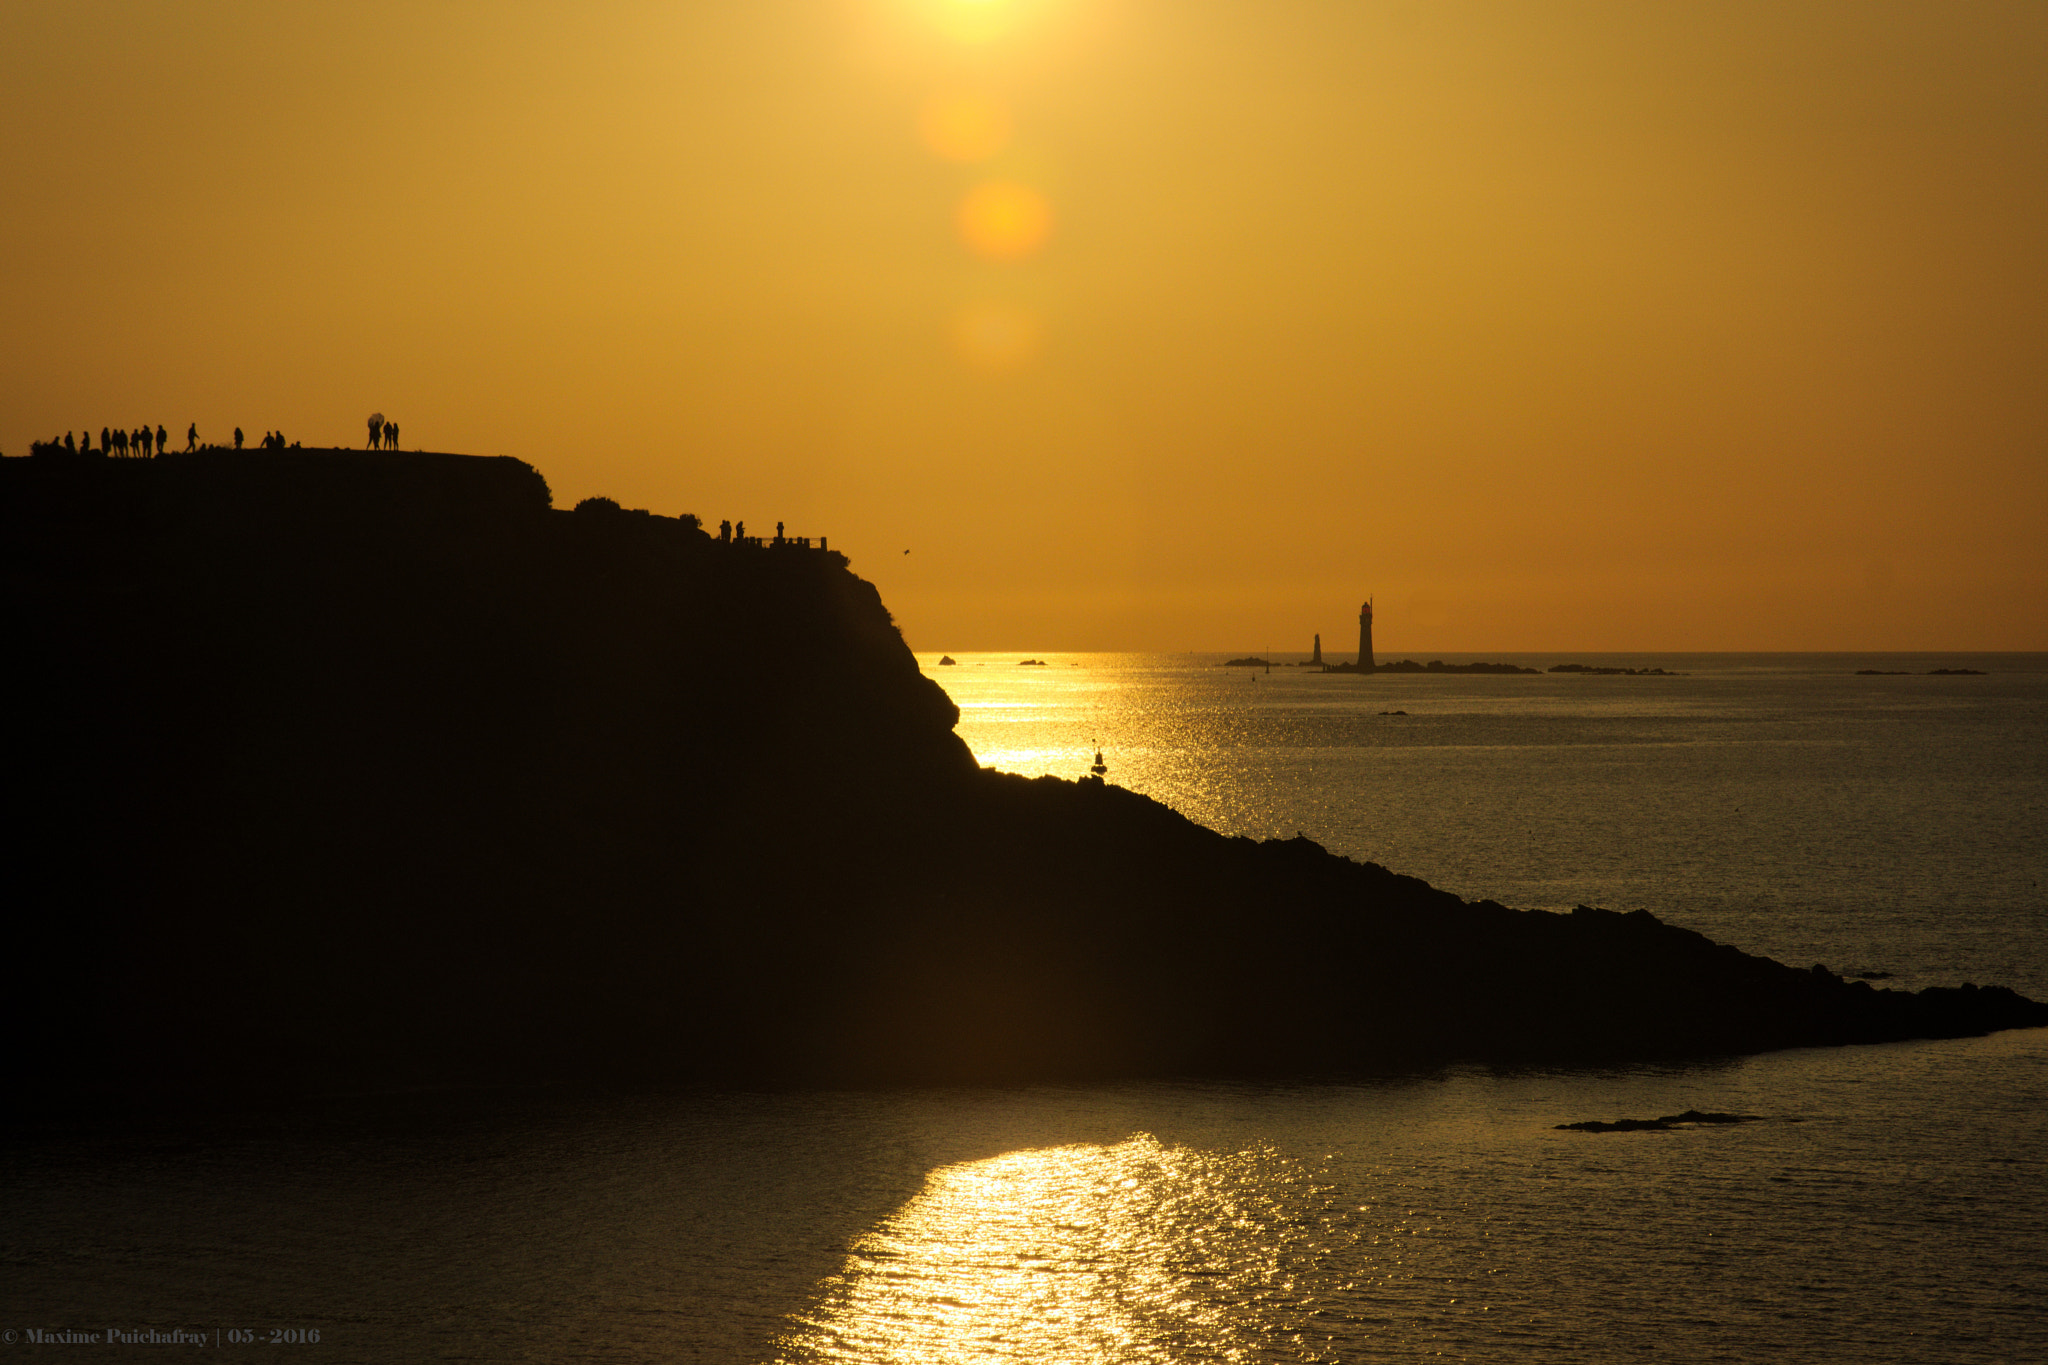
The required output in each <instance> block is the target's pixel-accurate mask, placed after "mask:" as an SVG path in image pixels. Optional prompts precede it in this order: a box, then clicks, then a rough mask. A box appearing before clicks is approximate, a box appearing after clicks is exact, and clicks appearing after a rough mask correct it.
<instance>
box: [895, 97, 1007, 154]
mask: <svg viewBox="0 0 2048 1365" xmlns="http://www.w3.org/2000/svg"><path fill="white" fill-rule="evenodd" d="M917 128H918V132H919V133H921V134H923V136H924V145H925V146H927V147H929V148H931V149H932V151H933V152H935V153H937V154H938V155H940V156H942V157H944V158H945V159H946V160H948V161H986V160H988V158H990V157H992V156H994V155H995V154H996V153H997V152H1000V151H1001V150H1003V148H1004V147H1006V146H1008V145H1009V141H1010V132H1011V125H1010V111H1009V110H1007V109H1005V108H1003V106H1002V105H1000V104H998V103H996V102H995V101H994V100H992V99H989V98H987V97H986V96H983V95H966V94H952V95H937V96H934V97H933V98H932V99H930V100H927V101H926V102H925V106H924V109H923V110H922V111H921V112H920V113H919V115H918V120H917Z"/></svg>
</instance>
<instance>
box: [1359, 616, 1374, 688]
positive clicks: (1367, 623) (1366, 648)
mask: <svg viewBox="0 0 2048 1365" xmlns="http://www.w3.org/2000/svg"><path fill="white" fill-rule="evenodd" d="M1372 668H1373V659H1372V599H1371V598H1370V597H1368V598H1366V599H1365V605H1364V606H1362V607H1360V608H1359V609H1358V671H1359V672H1361V673H1370V672H1372Z"/></svg>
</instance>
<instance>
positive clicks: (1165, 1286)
mask: <svg viewBox="0 0 2048 1365" xmlns="http://www.w3.org/2000/svg"><path fill="white" fill-rule="evenodd" d="M1302 1179H1303V1176H1302V1173H1301V1171H1300V1169H1299V1167H1298V1166H1296V1165H1295V1164H1294V1163H1291V1162H1289V1161H1287V1160H1286V1159H1284V1158H1282V1157H1280V1156H1278V1155H1277V1154H1275V1153H1272V1152H1266V1151H1250V1152H1239V1153H1234V1154H1231V1155H1217V1154H1214V1153H1206V1152H1199V1151H1195V1150H1192V1149H1189V1148H1185V1147H1167V1146H1164V1145H1162V1144H1161V1143H1160V1142H1159V1141H1158V1140H1157V1139H1155V1138H1153V1137H1151V1136H1150V1135H1147V1134H1141V1135H1139V1136H1137V1137H1133V1138H1131V1139H1129V1140H1127V1141H1125V1142H1121V1143H1118V1144H1117V1145H1115V1146H1113V1147H1106V1146H1096V1145H1085V1146H1072V1147H1049V1148H1043V1149H1040V1150H1036V1151H1023V1152H1010V1153H1007V1154H1005V1155H1003V1156H998V1157H992V1158H990V1159H988V1160H986V1161H974V1162H968V1163H965V1164H963V1165H958V1166H948V1167H945V1168H943V1169H941V1170H938V1171H935V1172H933V1173H932V1175H931V1177H930V1178H929V1180H928V1181H927V1182H926V1184H925V1187H924V1189H923V1190H922V1191H921V1192H920V1193H919V1194H918V1195H917V1197H916V1198H914V1199H912V1200H911V1201H910V1202H909V1203H908V1204H906V1205H904V1206H903V1208H901V1209H900V1210H898V1211H897V1212H896V1213H895V1214H894V1215H892V1216H891V1217H889V1218H888V1219H886V1220H884V1221H883V1222H882V1223H881V1224H880V1225H879V1226H878V1227H876V1228H875V1229H874V1230H873V1231H871V1232H869V1233H868V1234H867V1235H866V1236H864V1237H862V1238H861V1239H860V1241H858V1242H857V1243H855V1244H854V1247H853V1249H852V1251H851V1253H850V1254H849V1255H848V1256H847V1259H846V1264H845V1266H844V1267H843V1268H842V1269H841V1270H840V1272H839V1273H838V1274H837V1275H835V1276H833V1277H832V1278H831V1279H829V1280H827V1281H826V1282H825V1284H824V1286H823V1293H822V1298H821V1300H820V1302H819V1304H818V1306H817V1308H816V1309H815V1310H814V1311H812V1312H811V1313H809V1314H808V1315H805V1316H804V1317H802V1318H801V1319H799V1321H800V1323H801V1326H800V1328H799V1329H798V1330H796V1331H794V1332H793V1333H792V1334H791V1335H790V1336H789V1337H787V1338H786V1339H785V1340H784V1341H783V1343H782V1353H781V1354H780V1355H779V1356H778V1357H777V1359H778V1360H779V1361H781V1362H787V1363H788V1365H796V1362H813V1361H861V1362H877V1363H878V1365H880V1363H883V1362H886V1363H888V1365H898V1363H899V1362H900V1365H913V1362H914V1363H915V1365H942V1362H952V1361H1012V1360H1016V1361H1025V1360H1028V1361H1060V1362H1102V1365H1111V1363H1112V1362H1130V1361H1167V1360H1175V1361H1178V1360H1187V1359H1200V1360H1222V1361H1240V1360H1250V1359H1254V1358H1257V1357H1258V1356H1259V1355H1260V1354H1261V1353H1262V1351H1261V1348H1262V1347H1270V1345H1272V1344H1273V1339H1274V1338H1275V1336H1287V1335H1291V1333H1290V1326H1289V1323H1288V1321H1287V1319H1288V1318H1289V1316H1290V1315H1289V1313H1288V1312H1287V1309H1288V1308H1289V1307H1291V1306H1292V1303H1293V1301H1294V1300H1295V1299H1296V1298H1298V1297H1299V1296H1298V1294H1297V1292H1296V1291H1295V1287H1294V1286H1293V1285H1292V1284H1291V1283H1290V1282H1289V1276H1288V1274H1287V1272H1286V1270H1285V1269H1284V1267H1285V1266H1286V1265H1287V1264H1288V1262H1289V1258H1288V1257H1287V1255H1286V1253H1287V1251H1288V1250H1289V1247H1290V1245H1291V1243H1292V1242H1294V1241H1295V1240H1298V1238H1299V1237H1300V1236H1302V1235H1303V1233H1302V1230H1301V1228H1300V1220H1299V1219H1296V1218H1290V1217H1288V1216H1286V1213H1285V1209H1286V1207H1287V1206H1288V1205H1289V1204H1290V1203H1291V1202H1293V1200H1292V1199H1291V1198H1290V1197H1289V1196H1290V1194H1293V1195H1298V1193H1299V1186H1300V1183H1301V1181H1302Z"/></svg>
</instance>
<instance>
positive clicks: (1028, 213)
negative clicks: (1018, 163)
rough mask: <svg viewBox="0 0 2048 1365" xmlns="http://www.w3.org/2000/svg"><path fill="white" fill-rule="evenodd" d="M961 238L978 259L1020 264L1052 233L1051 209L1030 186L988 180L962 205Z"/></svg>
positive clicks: (1007, 181)
mask: <svg viewBox="0 0 2048 1365" xmlns="http://www.w3.org/2000/svg"><path fill="white" fill-rule="evenodd" d="M957 221H958V224H959V228H960V237H961V239H962V240H963V241H965V242H966V243H967V245H968V247H969V248H970V249H972V250H973V251H974V252H975V253H976V254H977V255H980V256H986V257H987V258H988V259H990V260H992V261H1017V260H1022V259H1023V258H1025V257H1026V256H1030V255H1034V254H1036V253H1037V252H1038V250H1039V249H1040V248H1041V247H1043V246H1044V245H1045V239H1046V237H1047V236H1048V235H1049V234H1050V233H1051V231H1052V207H1051V206H1050V205H1049V204H1047V203H1046V202H1045V196H1043V195H1041V194H1040V193H1039V192H1038V191H1037V190H1034V189H1032V188H1031V187H1030V186H1028V185H1019V184H1017V183H1016V182H1014V181H1009V180H989V181H984V182H983V183H982V184H979V185H976V186H975V187H974V188H973V189H972V190H969V191H968V193H967V197H966V198H965V199H963V200H961V201H960V211H959V214H958V218H957Z"/></svg>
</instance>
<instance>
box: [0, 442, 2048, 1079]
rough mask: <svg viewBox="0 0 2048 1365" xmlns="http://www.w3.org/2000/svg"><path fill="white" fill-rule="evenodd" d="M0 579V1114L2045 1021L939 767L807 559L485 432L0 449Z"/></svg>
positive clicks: (1048, 1073) (919, 725) (1568, 1057)
mask: <svg viewBox="0 0 2048 1365" xmlns="http://www.w3.org/2000/svg"><path fill="white" fill-rule="evenodd" d="M0 594H4V597H0V600H4V604H5V622H6V625H5V629H6V632H7V639H8V642H9V645H10V660H11V667H10V668H9V669H8V670H7V671H6V674H5V682H4V686H5V689H6V700H7V713H6V714H7V716H8V735H7V744H8V754H9V782H8V784H7V793H6V801H7V811H6V826H5V827H6V831H7V833H6V840H7V845H6V850H5V851H6V857H5V864H4V871H0V877H4V885H0V892H4V906H5V909H4V916H5V920H4V923H5V930H4V948H5V954H6V960H7V961H8V963H9V965H10V990H9V991H8V993H7V994H6V997H5V1004H4V1009H5V1012H6V1028H7V1036H8V1038H9V1040H10V1045H9V1047H8V1049H7V1052H6V1058H7V1060H6V1081H7V1085H6V1093H7V1094H8V1095H9V1097H10V1100H11V1101H12V1102H21V1101H22V1100H23V1098H24V1097H34V1098H35V1101H36V1103H38V1104H43V1103H47V1102H48V1101H50V1100H51V1099H53V1098H57V1097H71V1098H73V1099H76V1100H78V1101H80V1102H88V1101H93V1102H111V1103H154V1102H159V1101H162V1100H166V1099H177V1098H183V1099H195V1098H197V1099H202V1100H208V1101H209V1102H211V1101H217V1100H218V1099H219V1097H221V1096H223V1095H231V1096H238V1097H243V1098H247V1097H255V1096H264V1095H278V1094H290V1093H293V1092H300V1091H333V1090H343V1089H350V1088H361V1087H376V1088H389V1087H393V1086H399V1085H419V1084H447V1083H453V1082H469V1081H495V1080H547V1079H577V1078H589V1077H594V1076H595V1077H631V1078H645V1079H653V1080H660V1081H680V1082H688V1083H698V1084H715V1085H762V1084H874V1083H899V1082H986V1081H1017V1080H1028V1079H1055V1078H1057V1079H1081V1078H1089V1077H1105V1076H1138V1075H1303V1074H1338V1073H1346V1072H1351V1073H1356V1072H1363V1071H1371V1070H1381V1069H1387V1068H1398V1067H1409V1066H1418V1065H1431V1064H1435V1063H1439V1062H1443V1061H1448V1060H1452V1059H1460V1058H1467V1059H1486V1060H1494V1061H1502V1062H1508V1061H1530V1062H1536V1061H1541V1062H1568V1063H1577V1062H1601V1063H1606V1062H1615V1061H1625V1060H1631V1059H1647V1058H1668V1057H1680V1056H1699V1055H1707V1054H1728V1053H1740V1052H1751V1051H1758V1050H1763V1049H1770V1048H1781V1047H1791V1046H1800V1045H1809V1044H1833V1043H1856V1042H1870V1041H1878V1040H1885V1039H1902V1038H1915V1037H1946V1036H1957V1035H1964V1034H1973V1033H1981V1032H1985V1031H1988V1030H1992V1029H1998V1028H2007V1027H2016V1026H2036V1025H2041V1024H2043V1023H2048V1007H2044V1006H2042V1005H2040V1004H2037V1003H2035V1002H2032V1001H2029V1000H2026V999H2023V998H2021V997H2019V996H2017V995H2015V994H2014V993H2012V992H2010V991H2007V990H2003V989H1999V988H1995V987H1986V988H1978V987H1976V986H1969V985H1965V986H1961V987H1958V988H1953V989H1934V990H1926V991H1921V992H1919V993H1917V994H1908V993H1905V992H1900V991H1893V990H1884V989H1875V988H1873V987H1872V986H1871V985H1870V984H1869V983H1868V982H1866V981H1849V980H1844V979H1843V978H1841V977H1840V976H1837V975H1835V974H1834V973H1832V972H1829V971H1827V970H1826V969H1824V968H1818V967H1816V968H1812V969H1804V970H1802V969H1795V968H1792V967H1787V966H1784V965H1781V964H1779V963H1776V962H1772V961H1769V960H1766V959H1764V958H1760V957H1755V956H1751V955H1748V954H1745V953H1743V952H1741V951H1740V950H1738V949H1737V948H1734V947H1729V946H1726V945H1720V944H1715V943H1712V942H1709V941H1708V940H1707V939H1705V938H1704V937H1702V936H1701V935H1699V934H1696V933H1693V932H1690V931H1687V930H1684V929H1679V928H1675V927H1673V926H1670V925H1666V924H1663V923H1661V922H1659V921H1658V920H1657V919H1656V918H1655V917H1654V916H1652V915H1650V914H1648V913H1646V912H1643V911H1637V912H1634V913H1631V914H1615V913H1610V912H1607V911H1602V910H1596V909H1590V908H1585V907H1582V908H1580V909H1579V910H1577V911H1575V912H1573V913H1571V914H1568V915H1559V914H1548V913H1540V912H1523V911H1516V910H1512V909H1509V908H1506V907H1504V906H1501V905H1497V904H1493V903H1491V902H1484V901H1482V902H1477V903H1470V902H1466V901H1463V900H1460V899H1459V898H1458V897H1456V896H1454V895H1451V894H1449V893H1446V892H1443V891H1439V890H1436V889H1434V888H1432V887H1429V886H1427V885H1425V884H1424V883H1422V882H1420V881H1417V880H1415V879H1414V878H1410V877H1404V876H1401V875H1399V874H1397V873H1395V872H1392V871H1389V870H1388V869H1386V868H1384V867H1379V866H1376V865H1372V864H1361V863H1356V862H1352V861H1349V860H1347V859H1344V858H1340V857H1336V856H1333V855H1331V854H1330V853H1328V852H1326V851H1325V850H1323V849H1322V848H1320V847H1318V846H1317V845H1316V844H1314V843H1312V842H1310V841H1309V840H1307V839H1300V838H1297V839H1293V840H1285V841H1279V840H1274V841H1266V842H1256V841H1252V840H1248V839H1242V838H1226V837H1224V836H1222V835H1219V834H1216V833H1214V832H1212V831H1210V830H1207V829H1204V828H1201V827H1200V826H1197V825H1194V824H1192V823H1190V822H1189V821H1187V820H1186V819H1184V818H1182V817H1181V816H1179V815H1177V814H1175V813H1174V812H1173V811H1171V810H1169V809H1167V808H1166V807H1164V806H1161V805H1159V804H1157V803H1156V802H1153V801H1151V800H1149V799H1147V798H1145V797H1143V796H1139V795H1137V794H1135V793H1132V792H1129V791H1126V790H1123V789H1121V788H1118V787H1115V786H1111V785H1106V784H1104V783H1103V782H1101V781H1099V780H1083V781H1080V782H1067V781H1060V780H1056V779H1051V778H1040V779H1036V780H1027V779H1025V778H1021V777H1015V776H1009V775H1004V774H999V773H995V772H992V771H986V770H983V769H981V768H979V767H977V766H976V764H975V762H974V760H973V757H972V756H971V754H970V753H969V752H968V750H967V748H966V746H965V745H964V744H963V743H962V742H961V741H960V739H959V738H958V737H957V736H956V735H955V734H954V733H953V726H954V723H955V721H956V720H957V718H958V713H957V711H956V710H955V708H954V707H953V704H952V703H951V702H950V701H949V700H948V698H947V697H946V694H945V693H944V691H943V690H942V689H940V688H939V687H938V686H937V685H936V684H934V683H932V682H931V681H929V680H928V679H926V678H924V677H923V676H922V675H921V674H920V672H919V670H918V668H917V665H916V662H915V660H914V659H913V658H912V657H911V654H910V651H909V649H908V648H907V647H906V646H905V644H904V642H903V640H902V638H901V637H900V635H899V634H898V633H897V631H896V629H895V627H894V625H893V623H892V622H891V620H890V618H889V614H888V612H887V611H886V610H885V609H884V607H883V604H882V602H881V601H880V599H879V597H878V596H877V594H876V592H875V590H874V588H873V587H872V586H871V585H870V584H868V583H867V582H865V581H863V580H862V579H860V578H858V577H857V576H855V575H854V574H853V573H852V572H851V571H850V569H849V566H848V564H847V561H846V560H845V558H844V557H843V556H841V555H839V554H837V553H833V552H827V551H824V550H822V549H813V548H809V547H808V546H804V545H802V544H797V543H792V544H787V545H772V544H771V545H759V544H748V545H741V544H728V543H722V542H720V541H718V540H715V539H713V538H712V537H710V536H707V535H706V534H705V533H704V532H703V531H702V530H701V529H700V527H699V525H698V523H697V520H696V518H694V517H681V518H676V517H662V516H654V515H650V514H648V513H646V512H633V511H626V510H623V509H620V508H618V507H616V506H615V505H612V504H610V503H608V502H604V501H602V500H592V501H590V502H587V503H585V504H583V505H582V506H580V507H579V508H578V509H577V510H575V511H563V510H556V509H554V508H553V507H552V505H551V501H550V496H549V492H548V488H547V485H546V483H545V482H544V480H543V479H542V478H541V476H540V474H539V473H537V472H536V471H535V470H534V469H533V468H531V467H530V466H528V465H525V464H522V463H520V462H519V461H516V460H510V459H474V458H464V457H459V456H421V455H398V454H365V453H360V452H356V453H347V452H334V453H327V452H314V451H303V452H302V451H285V452H270V451H266V452H250V453H248V454H237V453H231V452H210V453H203V454H195V455H191V456H169V457H165V458H160V459H157V460H152V461H64V460H7V461H0ZM791 660H796V661H800V663H801V666H800V667H791V666H790V661H791ZM762 661H773V662H762Z"/></svg>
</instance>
